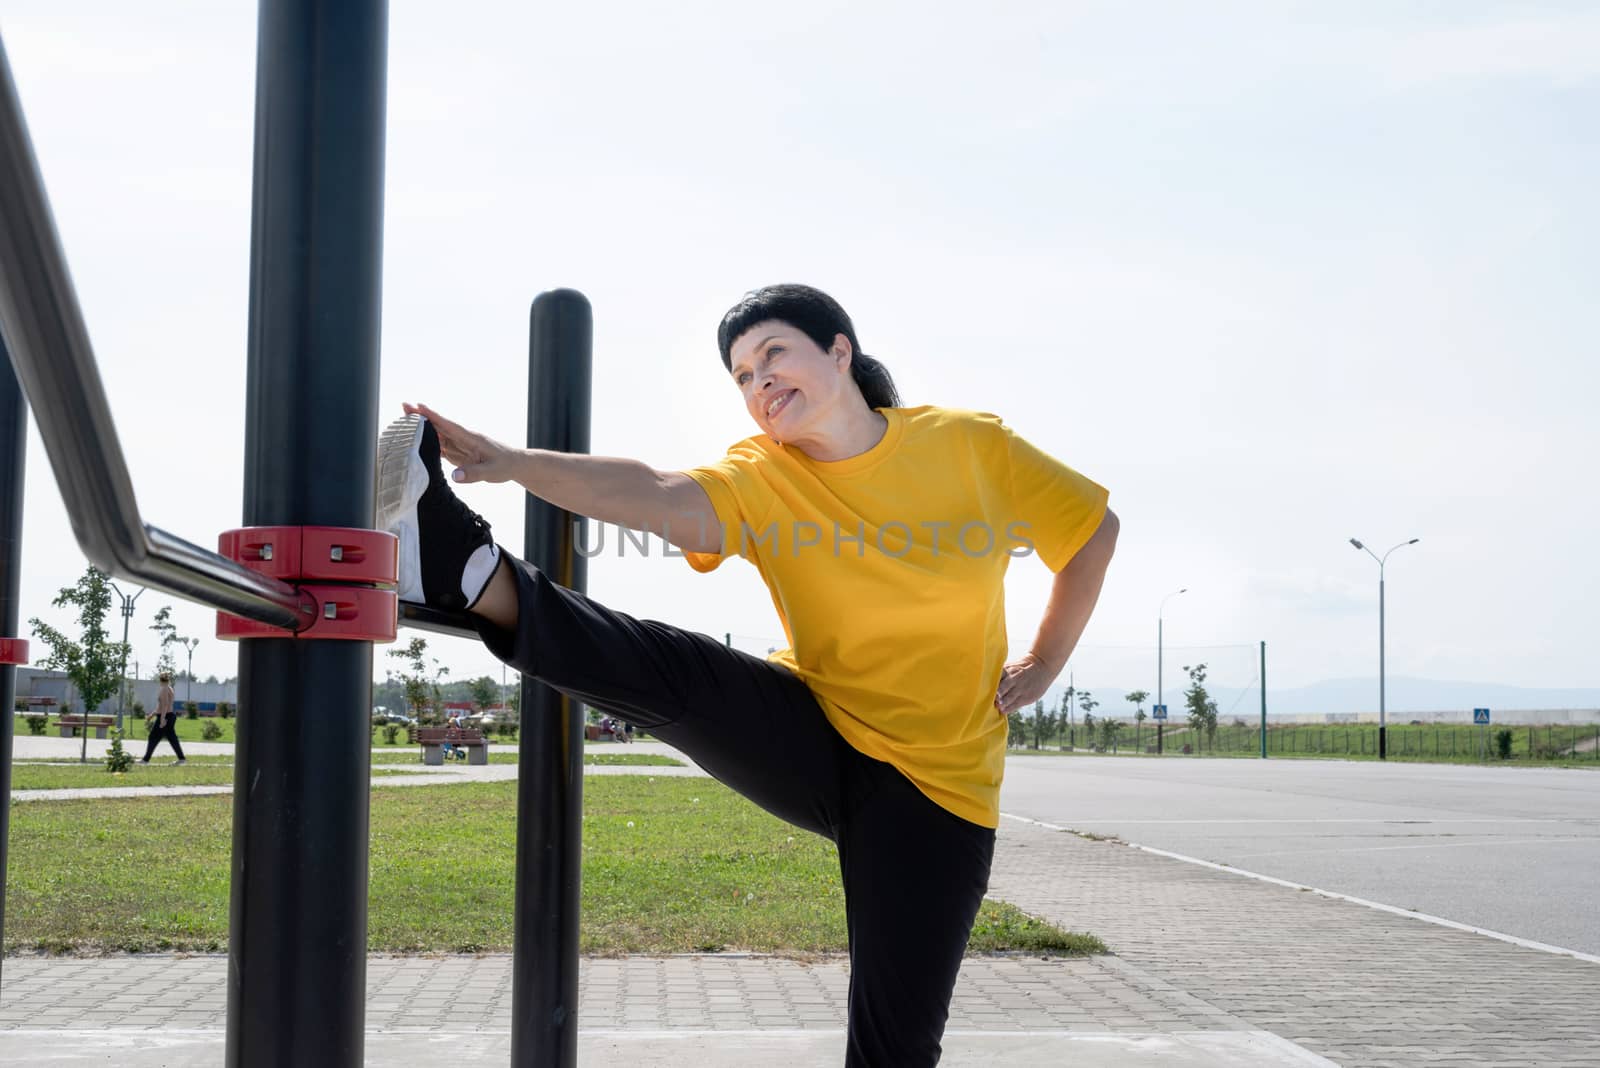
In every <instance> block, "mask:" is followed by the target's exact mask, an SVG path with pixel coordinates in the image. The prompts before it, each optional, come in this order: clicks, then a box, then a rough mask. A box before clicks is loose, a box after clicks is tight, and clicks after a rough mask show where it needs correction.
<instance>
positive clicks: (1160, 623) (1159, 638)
mask: <svg viewBox="0 0 1600 1068" xmlns="http://www.w3.org/2000/svg"><path fill="white" fill-rule="evenodd" d="M1188 592H1189V587H1187V586H1185V587H1183V588H1182V589H1179V590H1173V591H1172V592H1171V593H1169V594H1167V595H1166V596H1165V597H1163V598H1161V607H1160V608H1158V609H1156V704H1158V705H1165V703H1166V702H1165V701H1164V700H1163V698H1162V689H1161V683H1162V670H1161V669H1162V666H1163V665H1162V662H1161V657H1162V651H1163V639H1164V635H1163V633H1162V631H1163V629H1164V625H1165V618H1164V617H1165V616H1166V612H1167V602H1168V601H1170V600H1172V599H1173V598H1174V597H1176V596H1178V594H1180V593H1188ZM1163 726H1165V724H1163V723H1162V721H1161V720H1159V719H1158V720H1156V755H1157V756H1159V755H1161V751H1162V740H1161V728H1162V727H1163Z"/></svg>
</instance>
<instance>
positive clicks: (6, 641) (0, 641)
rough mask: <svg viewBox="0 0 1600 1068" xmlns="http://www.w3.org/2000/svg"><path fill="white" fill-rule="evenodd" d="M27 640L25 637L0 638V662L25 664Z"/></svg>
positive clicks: (26, 659) (26, 660)
mask: <svg viewBox="0 0 1600 1068" xmlns="http://www.w3.org/2000/svg"><path fill="white" fill-rule="evenodd" d="M27 662H28V640H27V639H26V638H0V664H26V663H27Z"/></svg>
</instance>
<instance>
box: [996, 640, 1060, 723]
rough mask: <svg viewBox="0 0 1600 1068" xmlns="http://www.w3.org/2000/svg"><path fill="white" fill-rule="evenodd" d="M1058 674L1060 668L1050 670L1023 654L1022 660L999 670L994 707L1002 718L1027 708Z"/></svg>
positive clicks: (1043, 664)
mask: <svg viewBox="0 0 1600 1068" xmlns="http://www.w3.org/2000/svg"><path fill="white" fill-rule="evenodd" d="M1060 673H1061V669H1060V668H1055V669H1052V668H1050V667H1049V666H1048V665H1046V664H1045V662H1044V661H1042V660H1040V659H1039V658H1038V657H1036V656H1034V655H1033V654H1032V653H1026V654H1024V655H1023V657H1022V659H1020V660H1013V661H1012V662H1011V663H1009V664H1007V665H1006V666H1005V667H1003V668H1001V669H1000V688H999V690H998V692H996V694H995V698H994V707H995V708H996V709H998V710H999V712H1000V714H1001V715H1002V716H1009V715H1010V714H1011V713H1013V712H1015V711H1017V709H1019V708H1027V707H1028V706H1029V705H1031V704H1033V703H1034V702H1035V701H1037V700H1039V698H1041V697H1043V696H1044V692H1045V691H1046V690H1048V689H1049V688H1050V684H1051V683H1052V682H1054V681H1056V676H1057V675H1059V674H1060Z"/></svg>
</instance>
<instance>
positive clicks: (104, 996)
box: [0, 954, 1330, 1068]
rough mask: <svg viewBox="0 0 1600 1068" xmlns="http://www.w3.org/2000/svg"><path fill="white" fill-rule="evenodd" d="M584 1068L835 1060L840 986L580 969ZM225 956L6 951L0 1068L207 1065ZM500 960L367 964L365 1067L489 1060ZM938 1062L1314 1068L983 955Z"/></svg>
mask: <svg viewBox="0 0 1600 1068" xmlns="http://www.w3.org/2000/svg"><path fill="white" fill-rule="evenodd" d="M579 975H580V978H579V993H578V1012H579V1019H580V1020H581V1021H583V1023H582V1025H581V1026H580V1029H579V1056H580V1061H581V1062H582V1063H584V1064H591V1065H618V1066H624V1065H626V1066H628V1068H644V1066H653V1065H662V1066H669V1065H670V1066H680V1065H686V1064H692V1065H696V1066H697V1068H718V1066H725V1065H740V1066H744V1065H748V1064H750V1063H755V1062H756V1061H757V1060H759V1062H760V1063H762V1064H764V1065H766V1066H768V1068H782V1066H791V1065H792V1066H796V1068H815V1066H823V1065H834V1064H837V1063H838V1062H839V1061H840V1060H841V1059H842V1055H843V1050H844V1025H845V1005H846V995H847V989H848V983H849V973H848V968H847V966H846V963H845V961H844V960H843V959H841V958H839V957H826V958H821V959H818V960H814V961H809V962H805V961H795V960H786V959H781V958H775V957H762V956H745V955H738V954H719V955H714V956H677V957H666V958H643V957H630V958H619V959H604V958H602V959H585V960H583V961H582V963H581V966H580V971H579ZM226 981H227V957H226V956H223V955H196V956H188V955H184V956H169V955H156V954H151V955H143V956H120V957H106V958H99V959H85V958H48V957H18V958H12V959H9V960H7V961H6V962H5V964H4V984H3V986H0V1061H4V1062H5V1063H45V1062H48V1063H51V1064H59V1065H64V1066H68V1068H70V1066H75V1065H80V1064H83V1065H87V1064H103V1063H106V1062H107V1061H114V1062H116V1063H119V1064H123V1065H127V1066H129V1068H144V1066H147V1065H148V1066H155V1065H162V1066H165V1068H188V1066H191V1065H194V1066H198V1065H207V1064H214V1063H216V1060H217V1058H218V1056H219V1055H220V1053H221V1050H222V1043H223V1035H224V1031H225V1026H226V1022H227V1021H226V1016H227V1012H226V1009H227V1005H226V997H227V992H226ZM510 1025H511V958H510V957H509V956H507V955H503V954H495V955H484V956H476V957H466V956H441V957H392V956H374V957H371V958H369V960H368V965H367V1015H366V1031H367V1037H366V1047H367V1051H366V1052H367V1055H366V1061H367V1063H369V1064H384V1065H396V1066H399V1065H423V1064H438V1063H452V1064H474V1065H477V1064H497V1063H505V1060H506V1057H507V1055H508V1051H509V1031H510ZM945 1048H946V1058H945V1060H946V1063H950V1064H954V1065H1006V1066H1008V1068H1016V1066H1033V1065H1038V1066H1041V1068H1042V1066H1045V1065H1058V1064H1061V1063H1065V1062H1068V1061H1070V1062H1072V1063H1076V1064H1079V1065H1083V1066H1085V1068H1110V1066H1119V1068H1120V1066H1125V1065H1133V1064H1162V1065H1167V1066H1169V1068H1233V1066H1238V1065H1250V1066H1255V1068H1291V1066H1300V1068H1327V1065H1328V1064H1329V1063H1330V1062H1328V1061H1326V1060H1323V1059H1322V1058H1319V1057H1316V1056H1314V1055H1312V1054H1310V1053H1308V1052H1306V1051H1304V1050H1302V1049H1299V1048H1298V1047H1296V1046H1294V1045H1293V1044H1292V1043H1289V1042H1286V1041H1284V1040H1282V1039H1281V1038H1279V1037H1278V1036H1275V1035H1272V1034H1269V1033H1266V1032H1262V1031H1260V1030H1253V1029H1250V1028H1249V1027H1248V1026H1247V1025H1245V1024H1244V1022H1243V1021H1241V1020H1239V1019H1237V1018H1234V1017H1232V1016H1229V1015H1228V1014H1227V1013H1225V1012H1223V1011H1221V1010H1219V1009H1217V1008H1215V1007H1214V1006H1210V1005H1206V1004H1204V1003H1203V1002H1201V1001H1199V1000H1198V999H1196V998H1194V997H1192V996H1190V995H1189V994H1187V993H1185V992H1183V991H1181V990H1179V989H1177V988H1176V987H1173V986H1172V985H1171V984H1168V983H1165V982H1163V981H1161V980H1159V979H1153V978H1151V977H1149V976H1147V975H1145V974H1144V973H1142V972H1141V971H1140V970H1139V969H1138V968H1136V967H1132V966H1130V965H1128V964H1127V963H1126V962H1122V961H1117V960H1115V959H1114V958H1109V957H1101V958H1092V959H1077V960H1063V959H1047V958H1041V957H1021V956H1010V957H984V958H974V959H972V960H969V961H968V962H967V963H966V965H965V966H964V967H963V968H962V971H961V977H960V980H959V983H958V986H957V990H956V995H955V998H954V1001H953V1003H952V1006H951V1016H950V1023H949V1028H948V1030H947V1032H946V1041H945Z"/></svg>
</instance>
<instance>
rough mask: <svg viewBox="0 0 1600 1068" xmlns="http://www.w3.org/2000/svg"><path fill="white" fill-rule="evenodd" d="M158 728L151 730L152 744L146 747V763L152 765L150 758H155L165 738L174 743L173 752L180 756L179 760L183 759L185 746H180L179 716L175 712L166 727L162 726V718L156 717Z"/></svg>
mask: <svg viewBox="0 0 1600 1068" xmlns="http://www.w3.org/2000/svg"><path fill="white" fill-rule="evenodd" d="M156 723H157V726H154V727H151V728H150V742H149V744H147V745H146V746H145V747H144V762H145V763H146V764H148V763H150V758H151V757H153V756H155V753H156V746H158V745H160V744H161V739H163V738H165V739H166V740H167V741H169V742H171V743H172V751H173V752H174V753H177V754H178V759H179V760H182V759H183V746H181V745H179V744H178V714H177V713H176V712H174V713H173V714H172V715H171V716H169V717H167V722H166V725H165V726H161V725H160V724H161V717H160V716H157V717H156Z"/></svg>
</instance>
